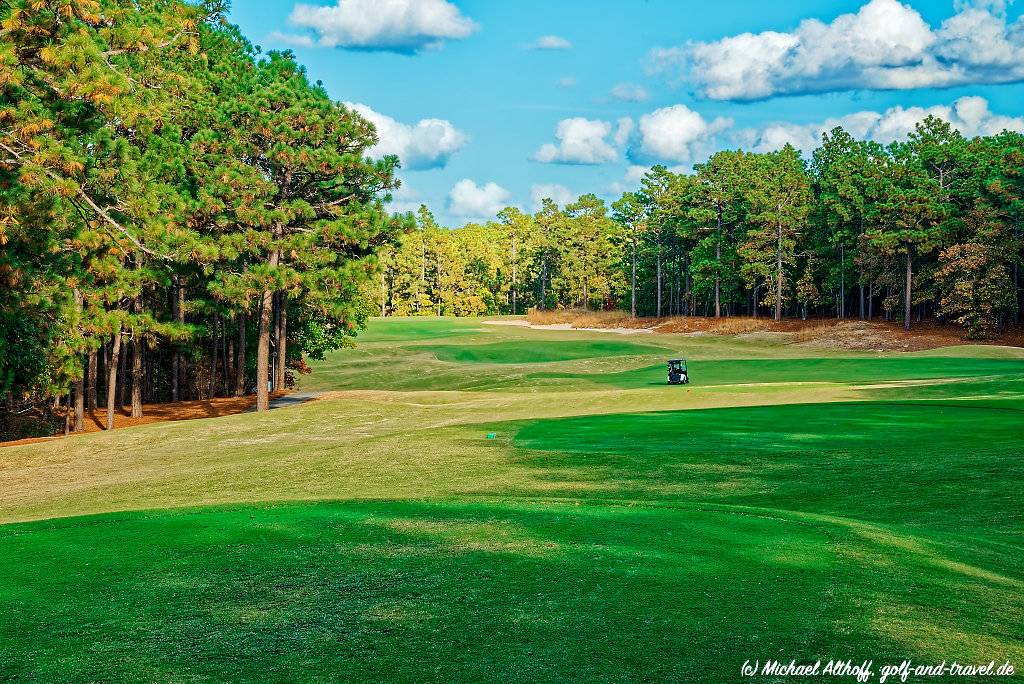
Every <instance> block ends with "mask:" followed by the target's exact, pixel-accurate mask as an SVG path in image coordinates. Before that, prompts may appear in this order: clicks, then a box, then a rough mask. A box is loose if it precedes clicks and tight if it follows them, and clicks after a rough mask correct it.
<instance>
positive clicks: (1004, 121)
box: [735, 96, 1024, 154]
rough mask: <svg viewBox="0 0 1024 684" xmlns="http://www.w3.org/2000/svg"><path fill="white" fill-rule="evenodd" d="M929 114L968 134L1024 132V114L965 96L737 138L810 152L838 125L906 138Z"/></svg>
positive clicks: (759, 148)
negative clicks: (1012, 113)
mask: <svg viewBox="0 0 1024 684" xmlns="http://www.w3.org/2000/svg"><path fill="white" fill-rule="evenodd" d="M927 116H936V117H939V118H941V119H945V120H946V121H948V122H949V123H950V124H952V125H953V127H954V128H956V129H957V130H959V131H960V132H961V133H962V134H963V135H964V136H966V137H968V138H973V137H975V136H979V135H993V134H996V133H999V132H1001V131H1003V130H1011V131H1018V132H1024V117H1009V116H1002V115H998V114H993V113H992V111H991V110H990V109H989V105H988V101H987V100H986V99H985V98H983V97H976V96H975V97H961V98H960V99H958V100H957V101H956V102H954V103H953V104H952V105H936V106H934V107H899V106H897V107H891V108H889V109H887V110H885V111H884V112H881V113H879V112H872V111H863V112H855V113H853V114H849V115H847V116H842V117H837V118H832V119H826V120H824V121H821V122H818V123H813V124H807V125H799V124H791V123H773V124H769V125H767V126H765V127H764V128H761V129H746V130H743V131H739V132H737V134H736V136H735V140H736V142H738V143H740V144H741V145H743V146H744V147H747V148H749V149H751V150H752V151H754V152H771V151H773V150H777V149H779V148H781V147H782V146H784V145H785V144H786V143H790V144H792V145H793V146H794V147H796V148H798V149H800V150H802V151H803V152H804V153H805V154H810V152H811V151H812V150H813V149H814V148H815V147H817V146H818V145H819V144H820V143H821V135H822V133H825V132H827V131H830V130H832V129H833V128H835V127H836V126H842V127H843V128H845V129H846V130H847V131H848V132H849V133H850V134H851V135H852V136H854V137H855V138H860V139H870V140H876V141H878V142H880V143H890V142H893V141H894V140H899V139H903V138H905V137H906V136H907V135H908V134H909V133H910V132H912V131H913V130H914V126H916V125H917V123H918V122H920V121H921V120H923V119H924V118H925V117H927Z"/></svg>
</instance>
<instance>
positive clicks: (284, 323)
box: [274, 292, 288, 391]
mask: <svg viewBox="0 0 1024 684" xmlns="http://www.w3.org/2000/svg"><path fill="white" fill-rule="evenodd" d="M279 301H280V306H281V311H280V314H279V318H278V320H279V322H280V325H279V326H278V329H277V365H276V366H275V370H276V371H277V378H276V379H275V380H274V389H275V390H276V391H282V390H284V388H285V387H284V383H285V370H286V369H287V367H288V296H287V295H286V294H285V293H284V292H282V293H281V294H280V300H279Z"/></svg>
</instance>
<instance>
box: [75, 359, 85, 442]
mask: <svg viewBox="0 0 1024 684" xmlns="http://www.w3.org/2000/svg"><path fill="white" fill-rule="evenodd" d="M84 430H85V374H84V373H83V374H82V377H80V378H79V379H78V380H76V381H75V432H82V431H84Z"/></svg>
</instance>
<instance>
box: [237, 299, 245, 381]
mask: <svg viewBox="0 0 1024 684" xmlns="http://www.w3.org/2000/svg"><path fill="white" fill-rule="evenodd" d="M245 345H246V341H245V313H244V312H243V313H240V314H238V358H237V361H236V362H235V396H236V397H241V396H243V395H244V394H245Z"/></svg>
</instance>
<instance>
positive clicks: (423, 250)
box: [367, 117, 1024, 338]
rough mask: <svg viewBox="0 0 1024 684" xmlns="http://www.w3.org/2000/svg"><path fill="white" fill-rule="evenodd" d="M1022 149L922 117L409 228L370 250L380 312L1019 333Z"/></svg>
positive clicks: (657, 170) (421, 219) (423, 217)
mask: <svg viewBox="0 0 1024 684" xmlns="http://www.w3.org/2000/svg"><path fill="white" fill-rule="evenodd" d="M1022 198H1024V136H1022V135H1021V134H1019V133H1013V132H1003V133H1000V134H998V135H991V136H983V137H977V138H973V139H966V138H965V137H964V136H962V135H961V134H960V133H959V132H958V131H957V130H956V129H954V128H953V127H952V126H951V125H950V124H949V123H947V122H946V121H944V120H942V119H939V118H936V117H929V118H927V119H925V120H923V121H921V122H920V123H919V124H918V125H917V126H916V128H915V130H914V131H913V132H912V133H911V134H910V135H909V136H907V138H906V139H904V140H899V141H896V142H894V143H892V144H889V145H882V144H879V143H877V142H872V141H862V140H857V139H855V138H854V137H853V136H851V135H850V134H849V133H848V132H846V131H845V130H843V129H842V128H836V129H834V130H832V131H831V132H829V133H827V134H825V135H824V136H823V139H822V143H821V145H820V146H819V147H818V148H817V149H815V150H814V151H813V153H812V154H811V155H810V157H809V158H807V159H805V158H804V157H803V156H802V155H801V153H800V152H799V151H797V150H796V149H794V148H793V147H792V146H786V147H784V148H783V149H782V150H779V151H777V152H772V153H766V154H756V153H749V152H743V151H723V152H719V153H717V154H715V155H713V156H712V157H711V158H710V159H708V161H706V162H704V163H701V164H697V165H695V166H694V167H693V169H692V171H690V172H689V173H675V172H673V171H671V170H669V169H667V168H665V167H663V166H655V167H653V168H652V169H651V170H650V172H648V173H647V174H646V175H645V176H644V177H643V179H642V182H641V184H640V187H639V188H638V189H637V190H635V191H631V192H626V193H624V194H623V195H622V196H621V198H619V199H618V200H617V201H615V202H613V203H612V204H611V206H608V205H607V204H606V203H605V202H604V201H603V200H601V199H600V198H598V197H597V196H596V195H593V194H587V195H584V196H582V197H580V198H579V199H578V200H577V201H575V202H573V203H571V204H568V205H567V206H565V207H561V208H560V207H558V206H557V205H556V204H555V203H554V202H553V201H551V200H545V201H544V202H543V205H542V206H541V207H540V209H539V211H537V212H536V213H532V214H530V213H524V212H522V211H520V210H519V209H516V208H508V209H505V210H503V211H502V212H501V213H500V214H499V215H498V216H496V217H495V218H494V219H493V220H491V221H488V222H486V223H483V224H479V223H473V224H469V225H466V226H464V227H461V228H458V229H456V230H450V231H449V230H445V229H442V228H440V227H439V226H438V225H437V223H436V222H435V220H434V218H433V216H432V215H431V214H430V212H429V211H428V210H427V209H426V208H425V207H424V208H422V209H421V210H420V212H419V215H418V217H417V222H416V223H417V228H416V230H414V231H412V232H410V233H408V234H405V235H403V236H402V237H400V239H399V241H398V243H397V244H396V245H393V246H388V247H387V248H385V250H384V251H383V252H382V266H383V268H382V271H381V273H380V276H379V281H378V282H377V283H376V284H375V285H372V286H371V287H370V288H369V289H367V296H368V298H370V299H373V300H375V301H376V306H375V308H376V309H377V310H378V311H379V313H380V314H381V315H438V316H440V315H457V316H458V315H482V314H498V313H502V314H505V313H511V314H518V313H523V312H524V311H525V310H526V309H527V308H528V307H536V308H539V309H551V308H556V307H579V308H585V309H586V308H590V309H611V308H621V309H624V310H627V311H630V312H632V314H633V315H634V316H637V315H642V316H658V317H661V316H667V315H682V316H693V315H700V316H715V317H722V316H738V315H747V316H754V317H757V316H770V317H772V318H774V319H775V320H780V319H782V318H783V317H784V316H791V317H802V318H807V317H809V316H831V317H836V318H839V319H845V318H859V319H864V320H866V319H875V318H880V317H884V319H885V320H898V321H902V323H903V325H904V326H905V327H906V328H907V329H908V330H909V329H910V328H911V326H912V324H913V322H914V321H916V320H922V319H925V318H933V317H934V318H938V319H940V320H943V321H949V322H953V323H955V324H958V325H961V326H963V328H964V329H965V331H966V332H967V334H968V335H970V336H971V337H976V338H983V337H988V336H992V335H995V334H997V333H998V332H999V331H1000V330H1002V329H1003V328H1004V327H1005V326H1006V325H1007V324H1009V323H1015V322H1018V321H1019V318H1020V313H1021V297H1020V266H1021V258H1022V249H1021V248H1022V240H1021V237H1022V232H1024V220H1022V218H1024V199H1022Z"/></svg>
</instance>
